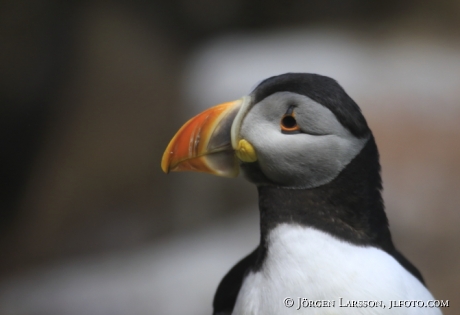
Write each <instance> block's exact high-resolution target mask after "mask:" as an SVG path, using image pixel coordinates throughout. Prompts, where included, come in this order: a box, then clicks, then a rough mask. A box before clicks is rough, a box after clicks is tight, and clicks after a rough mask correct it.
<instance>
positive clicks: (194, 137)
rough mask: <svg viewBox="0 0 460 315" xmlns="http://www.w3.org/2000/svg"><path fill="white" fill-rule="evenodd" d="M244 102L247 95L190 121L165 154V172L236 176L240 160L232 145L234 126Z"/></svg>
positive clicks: (215, 107)
mask: <svg viewBox="0 0 460 315" xmlns="http://www.w3.org/2000/svg"><path fill="white" fill-rule="evenodd" d="M244 101H245V98H243V99H239V100H236V101H233V102H228V103H224V104H220V105H217V106H214V107H212V108H210V109H207V110H205V111H204V112H202V113H201V114H198V115H197V116H195V117H193V118H192V119H190V120H189V121H187V122H186V123H185V124H184V125H183V126H182V128H180V129H179V131H178V132H177V133H176V135H175V136H174V137H173V138H172V140H171V142H170V143H169V145H168V147H167V148H166V151H165V152H164V154H163V159H162V160H161V168H162V169H163V171H164V172H165V173H169V172H170V171H196V172H205V173H210V174H214V175H219V176H225V177H236V176H237V175H238V172H239V161H238V158H237V157H236V155H235V151H234V149H233V148H232V125H233V121H234V119H235V117H236V115H237V114H238V112H239V110H240V109H241V107H242V104H243V103H244Z"/></svg>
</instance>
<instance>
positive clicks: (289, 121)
mask: <svg viewBox="0 0 460 315" xmlns="http://www.w3.org/2000/svg"><path fill="white" fill-rule="evenodd" d="M280 125H281V132H282V133H298V132H300V128H299V126H298V125H297V120H296V119H295V117H294V116H293V115H292V114H287V115H284V116H283V118H281V123H280Z"/></svg>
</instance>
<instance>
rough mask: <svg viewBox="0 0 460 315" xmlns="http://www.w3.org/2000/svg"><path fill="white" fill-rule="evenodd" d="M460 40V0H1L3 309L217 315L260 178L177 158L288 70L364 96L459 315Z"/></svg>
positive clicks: (439, 282) (416, 256) (420, 252)
mask: <svg viewBox="0 0 460 315" xmlns="http://www.w3.org/2000/svg"><path fill="white" fill-rule="evenodd" d="M459 39H460V2H458V1H455V0H442V1H424V2H421V1H413V0H398V1H396V0H387V1H368V0H342V1H337V0H311V1H300V0H298V1H295V0H288V1H262V0H218V1H216V0H196V1H191V0H174V1H154V0H150V1H146V0H131V1H124V0H107V1H102V0H95V1H57V0H40V1H37V0H2V1H0V152H1V153H0V253H1V254H0V314H1V315H19V314H20V315H58V314H59V315H66V314H111V315H112V314H120V315H121V314H168V315H169V314H173V315H174V314H185V313H187V314H190V315H194V314H197V315H198V314H211V311H212V308H211V303H212V298H213V294H214V292H215V289H216V287H217V285H218V283H219V281H220V279H221V278H222V277H223V275H224V274H225V273H226V272H227V271H228V270H229V268H231V267H232V266H233V265H234V264H235V263H236V262H237V261H238V260H239V259H240V258H242V257H243V256H244V255H246V254H247V253H248V252H249V251H251V250H252V249H253V248H255V247H256V246H257V244H258V208H257V193H256V189H255V187H253V186H252V185H250V184H248V183H246V182H245V180H244V179H241V178H238V179H236V180H230V179H224V178H217V177H213V176H209V175H204V174H197V173H195V174H191V173H174V174H170V175H165V174H163V173H162V171H161V169H160V160H161V156H162V153H163V150H164V149H165V148H166V145H167V143H168V141H169V140H170V138H171V137H172V136H173V135H174V133H175V131H177V130H178V128H179V127H180V126H181V125H182V123H184V122H185V121H186V120H187V119H188V118H190V117H191V116H192V115H194V114H197V113H198V112H200V111H201V110H203V109H204V108H207V107H210V106H212V105H215V104H218V103H221V102H224V101H230V100H234V99H237V98H239V97H241V96H242V95H245V94H248V93H249V92H250V91H251V89H252V88H253V87H254V86H255V85H256V83H257V82H259V81H260V80H262V79H264V78H267V77H269V76H272V75H277V74H281V73H284V72H314V73H319V74H323V75H328V76H331V77H333V78H335V79H336V80H338V81H339V83H340V84H341V85H342V86H343V87H344V88H345V90H346V91H347V92H348V93H349V94H350V95H351V97H352V98H353V99H354V100H355V101H356V102H357V103H358V104H359V105H360V106H361V108H362V110H363V112H364V114H365V116H366V118H367V120H368V123H369V125H370V126H371V128H372V130H373V131H374V135H375V137H376V140H377V144H378V146H379V149H380V154H381V163H382V169H383V180H384V198H385V201H386V208H387V214H388V216H389V220H390V224H391V230H392V233H393V237H394V241H395V243H396V244H397V246H398V247H399V249H400V250H401V251H402V252H403V253H404V254H405V255H406V256H407V257H408V258H409V259H410V260H411V261H412V262H413V263H414V264H415V265H416V266H417V267H418V268H419V269H420V270H421V272H422V273H423V275H424V277H425V280H426V282H427V284H428V287H429V288H430V289H431V291H432V293H433V294H434V296H435V297H436V298H437V299H443V300H450V305H451V306H450V307H449V308H445V309H444V310H443V312H444V314H460V306H459V303H460V246H459V245H458V244H459V241H460V229H459V225H460V211H459V210H460V209H459V205H460V194H459V188H460V164H459V162H458V161H459V159H460V124H459V123H458V121H459V119H460V103H459V100H460V41H459Z"/></svg>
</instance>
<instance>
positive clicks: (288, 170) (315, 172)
mask: <svg viewBox="0 0 460 315" xmlns="http://www.w3.org/2000/svg"><path fill="white" fill-rule="evenodd" d="M291 106H292V108H293V112H294V115H295V119H296V121H297V124H298V126H299V127H300V129H301V131H302V132H300V133H296V134H284V133H282V132H281V126H280V122H281V119H282V117H283V115H285V114H286V112H287V111H288V109H289V108H290V107H291ZM240 137H241V138H243V139H246V140H248V141H249V142H250V143H251V144H252V145H253V146H254V149H255V150H256V153H257V158H258V162H259V165H260V168H261V170H262V172H263V173H264V174H265V176H267V178H269V179H270V180H271V181H273V182H275V183H277V184H279V185H280V186H286V187H290V188H313V187H318V186H321V185H324V184H327V183H329V182H331V181H332V180H333V179H334V178H336V177H337V175H339V173H340V172H341V171H342V170H343V169H344V168H345V166H347V165H348V163H350V161H351V160H352V159H353V158H354V157H355V156H356V155H358V153H359V152H360V151H361V149H362V148H363V147H364V145H365V144H366V142H367V140H368V139H369V137H366V138H362V139H358V138H356V137H355V136H353V135H352V134H351V133H350V132H349V131H348V130H347V129H346V128H344V127H343V126H342V125H341V124H340V123H339V121H338V120H337V118H336V117H335V115H334V114H333V113H332V112H331V111H330V110H329V109H327V108H326V107H324V106H322V105H321V104H318V103H317V102H315V101H313V100H312V99H310V98H308V97H306V96H303V95H300V94H296V93H292V92H278V93H275V94H272V95H270V96H269V97H267V98H265V99H264V100H262V101H261V102H259V103H257V104H255V105H254V106H253V107H252V108H251V109H250V111H249V112H248V113H247V115H246V117H245V118H244V120H243V122H242V125H241V130H240Z"/></svg>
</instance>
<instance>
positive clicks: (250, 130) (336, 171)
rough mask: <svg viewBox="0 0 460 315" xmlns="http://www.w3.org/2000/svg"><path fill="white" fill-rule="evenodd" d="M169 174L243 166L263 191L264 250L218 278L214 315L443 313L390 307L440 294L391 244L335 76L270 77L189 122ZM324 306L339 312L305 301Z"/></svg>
mask: <svg viewBox="0 0 460 315" xmlns="http://www.w3.org/2000/svg"><path fill="white" fill-rule="evenodd" d="M162 168H163V170H164V171H165V172H169V171H170V170H173V171H174V170H176V171H183V170H192V171H201V172H207V173H211V174H215V175H222V176H228V177H234V176H236V175H237V174H238V172H239V170H241V171H242V172H243V174H244V175H245V177H246V178H247V179H248V180H249V181H250V182H252V183H254V184H255V185H256V186H257V189H258V193H259V210H260V235H261V237H260V244H259V246H258V247H257V248H256V249H255V250H254V251H253V252H252V253H251V254H249V255H248V256H247V257H245V258H244V259H242V260H241V261H240V262H239V263H237V264H236V265H235V266H234V267H233V268H232V269H231V270H230V271H229V272H228V273H227V275H226V276H225V277H224V278H223V280H222V281H221V283H220V285H219V287H218V289H217V292H216V295H215V297H214V303H213V306H214V314H215V315H230V314H233V315H282V314H294V313H295V314H388V313H393V314H402V315H410V314H426V315H437V314H441V311H440V309H439V308H433V307H425V308H421V307H414V306H412V307H405V308H400V307H397V306H396V307H393V306H394V305H393V303H392V301H400V300H404V301H406V300H417V301H423V302H428V301H430V300H433V297H432V295H431V293H430V292H429V291H428V289H427V288H426V286H425V285H424V281H423V278H422V276H421V274H420V272H419V271H418V270H417V269H416V268H415V267H414V266H413V265H412V264H411V263H410V262H409V261H408V260H407V259H406V258H405V257H404V256H403V255H402V254H401V253H399V252H398V251H397V250H396V248H395V246H394V244H393V241H392V239H391V233H390V230H389V227H388V219H387V217H386V214H385V211H384V205H383V200H382V197H381V190H382V183H381V177H380V164H379V154H378V150H377V146H376V143H375V139H374V137H373V135H372V132H371V130H370V129H369V127H368V125H367V122H366V120H365V119H364V117H363V115H362V113H361V111H360V109H359V107H358V105H357V104H356V103H355V102H354V101H353V100H352V99H351V98H350V97H349V96H348V95H347V94H346V93H345V91H344V90H343V89H342V88H341V87H340V85H339V84H338V83H337V82H336V81H334V80H332V79H330V78H327V77H324V76H320V75H315V74H301V73H288V74H284V75H280V76H275V77H272V78H269V79H266V80H264V81H263V82H262V83H260V84H259V85H258V86H257V87H256V88H255V90H254V91H253V92H252V93H251V94H250V95H249V96H245V97H243V98H242V99H240V100H238V101H234V102H230V103H225V104H222V105H219V106H216V107H213V108H211V109H209V110H207V111H205V112H203V113H202V114H199V115H197V116H196V117H194V118H192V119H191V120H189V121H188V122H187V123H186V124H185V125H184V126H183V127H182V128H181V129H180V130H179V131H178V133H177V134H176V135H175V137H174V138H173V140H171V142H170V144H169V145H168V147H167V149H166V151H165V153H164V155H163V160H162ZM286 299H293V300H292V301H291V300H289V301H288V302H286ZM321 300H322V301H330V302H331V305H329V307H304V306H305V303H303V302H302V301H321ZM296 301H297V303H296ZM350 301H351V302H350ZM353 301H354V302H353ZM356 301H361V302H360V303H361V304H359V305H357V304H356V303H357V302H356ZM369 302H372V303H373V304H372V305H369V304H368V303H369ZM362 303H367V304H366V305H365V306H364V305H363V304H362ZM375 303H377V304H375ZM332 304H333V305H332ZM306 305H307V306H308V304H306Z"/></svg>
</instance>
